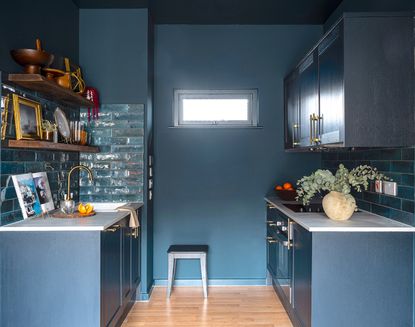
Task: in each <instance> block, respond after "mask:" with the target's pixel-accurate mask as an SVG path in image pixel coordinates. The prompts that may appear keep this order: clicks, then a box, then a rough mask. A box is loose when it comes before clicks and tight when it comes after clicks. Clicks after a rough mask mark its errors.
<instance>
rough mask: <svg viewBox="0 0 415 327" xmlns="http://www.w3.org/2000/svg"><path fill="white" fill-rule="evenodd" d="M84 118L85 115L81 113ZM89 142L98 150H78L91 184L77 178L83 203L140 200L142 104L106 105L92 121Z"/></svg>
mask: <svg viewBox="0 0 415 327" xmlns="http://www.w3.org/2000/svg"><path fill="white" fill-rule="evenodd" d="M81 120H83V121H84V122H86V121H87V114H86V113H85V112H82V113H81ZM90 126H91V127H90V129H89V132H90V133H91V144H92V145H96V146H99V147H100V151H101V152H100V153H96V154H91V153H81V155H80V161H81V164H83V165H86V166H88V167H90V168H91V169H92V170H93V173H94V182H93V185H91V184H90V183H89V182H88V179H87V178H86V177H81V179H80V200H81V201H84V202H142V201H143V159H144V157H143V155H144V145H143V144H144V105H142V104H106V105H102V106H101V108H100V114H99V120H97V121H92V122H91V124H90Z"/></svg>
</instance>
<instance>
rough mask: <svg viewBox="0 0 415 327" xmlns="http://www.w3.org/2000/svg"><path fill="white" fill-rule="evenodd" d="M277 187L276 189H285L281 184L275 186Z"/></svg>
mask: <svg viewBox="0 0 415 327" xmlns="http://www.w3.org/2000/svg"><path fill="white" fill-rule="evenodd" d="M275 189H276V190H283V188H282V186H281V185H277V186H275Z"/></svg>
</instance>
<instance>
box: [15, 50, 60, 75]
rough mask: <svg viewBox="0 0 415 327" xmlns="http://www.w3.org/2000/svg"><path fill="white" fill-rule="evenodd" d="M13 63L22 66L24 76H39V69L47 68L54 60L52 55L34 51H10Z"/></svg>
mask: <svg viewBox="0 0 415 327" xmlns="http://www.w3.org/2000/svg"><path fill="white" fill-rule="evenodd" d="M10 54H11V55H12V57H13V59H14V61H16V62H17V63H18V64H19V65H21V66H24V72H25V73H26V74H40V71H41V68H42V67H46V66H49V65H50V64H51V63H52V62H53V59H54V56H53V54H50V53H47V52H45V51H42V50H35V49H17V50H12V51H10Z"/></svg>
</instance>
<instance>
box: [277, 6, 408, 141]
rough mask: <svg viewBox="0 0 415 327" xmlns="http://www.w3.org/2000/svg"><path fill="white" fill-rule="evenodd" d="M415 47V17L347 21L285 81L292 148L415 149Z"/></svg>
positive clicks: (287, 137) (366, 17)
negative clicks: (414, 60) (412, 147)
mask: <svg viewBox="0 0 415 327" xmlns="http://www.w3.org/2000/svg"><path fill="white" fill-rule="evenodd" d="M413 40H414V19H413V14H411V13H408V14H406V13H400V14H393V13H389V14H370V15H368V14H367V13H353V14H352V13H349V14H344V17H342V19H340V20H339V21H338V22H337V23H336V24H335V25H334V26H333V27H332V28H331V29H330V30H329V31H328V32H327V33H326V34H325V35H324V36H323V37H322V39H321V40H320V41H319V42H317V44H316V45H315V46H314V47H313V48H312V49H311V50H310V51H309V53H308V54H306V55H305V57H304V58H303V59H302V60H301V61H300V63H299V64H298V65H297V66H296V67H295V68H294V69H293V71H292V73H290V74H289V75H288V76H287V77H286V78H285V80H284V88H285V92H284V95H285V101H284V103H285V112H286V114H285V126H286V128H285V147H286V149H294V148H312V149H313V148H320V147H322V146H337V147H397V146H411V145H413V144H414V142H415V129H414V124H413V122H414V119H415V114H414V110H413V103H414V93H413V90H414V87H415V78H414V75H413V66H414V64H413V42H414V41H413ZM385 44H387V45H390V46H385ZM392 49H395V50H396V49H399V51H397V50H396V51H394V50H392ZM297 85H298V86H297ZM297 88H298V91H297ZM391 108H393V115H391ZM297 116H298V117H299V119H298V122H299V123H297V121H296V118H295V117H297ZM294 127H295V128H294ZM385 131H387V133H385ZM298 143H299V144H298Z"/></svg>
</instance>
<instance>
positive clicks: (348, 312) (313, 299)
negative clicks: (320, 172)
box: [265, 196, 415, 327]
mask: <svg viewBox="0 0 415 327" xmlns="http://www.w3.org/2000/svg"><path fill="white" fill-rule="evenodd" d="M265 200H266V203H267V257H268V258H267V266H268V272H269V275H270V277H271V280H272V284H273V286H274V288H275V290H276V292H277V294H278V296H279V297H280V299H281V301H282V303H283V305H284V307H285V308H286V310H287V312H288V314H289V315H290V318H291V320H292V322H293V324H294V326H301V327H309V326H317V327H326V326H327V327H331V326H344V327H346V326H347V327H348V326H354V327H360V326H361V327H367V326H378V327H381V326H384V327H389V326H408V327H409V326H412V324H413V317H412V306H413V288H412V284H413V265H412V257H413V232H415V228H414V227H413V226H409V225H406V224H403V223H400V222H397V221H394V220H391V219H388V218H385V217H381V216H378V215H375V214H372V213H369V212H366V211H360V212H356V213H355V214H354V215H353V216H352V217H351V218H350V220H348V221H333V220H330V219H328V218H327V216H326V215H325V214H324V213H323V212H295V211H293V210H292V209H289V207H287V206H285V204H287V202H284V201H281V200H280V199H278V198H277V197H275V196H268V197H266V198H265ZM288 204H291V205H292V204H294V203H292V202H291V203H288ZM290 207H291V208H293V206H290ZM316 207H317V206H316Z"/></svg>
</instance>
